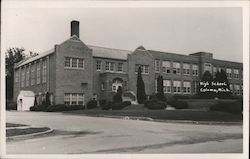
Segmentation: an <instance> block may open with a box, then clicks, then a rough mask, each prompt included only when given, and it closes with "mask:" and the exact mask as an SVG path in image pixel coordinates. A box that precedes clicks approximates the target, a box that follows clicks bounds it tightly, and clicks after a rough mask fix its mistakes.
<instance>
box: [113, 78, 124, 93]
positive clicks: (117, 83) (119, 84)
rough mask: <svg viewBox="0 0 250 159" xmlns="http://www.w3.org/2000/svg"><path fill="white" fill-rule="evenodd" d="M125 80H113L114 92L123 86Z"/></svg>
mask: <svg viewBox="0 0 250 159" xmlns="http://www.w3.org/2000/svg"><path fill="white" fill-rule="evenodd" d="M122 83H123V80H122V79H121V78H114V79H113V81H112V92H117V89H118V88H119V86H120V87H123V85H122Z"/></svg>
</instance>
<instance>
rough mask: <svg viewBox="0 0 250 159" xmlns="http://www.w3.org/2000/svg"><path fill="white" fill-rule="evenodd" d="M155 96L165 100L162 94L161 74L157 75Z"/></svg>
mask: <svg viewBox="0 0 250 159" xmlns="http://www.w3.org/2000/svg"><path fill="white" fill-rule="evenodd" d="M156 97H157V99H158V100H160V101H166V97H165V96H164V91H163V77H162V76H158V78H157V93H156Z"/></svg>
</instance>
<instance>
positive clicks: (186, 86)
mask: <svg viewBox="0 0 250 159" xmlns="http://www.w3.org/2000/svg"><path fill="white" fill-rule="evenodd" d="M190 92H191V82H188V81H184V82H183V93H190Z"/></svg>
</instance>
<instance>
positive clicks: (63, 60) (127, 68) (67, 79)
mask: <svg viewBox="0 0 250 159" xmlns="http://www.w3.org/2000/svg"><path fill="white" fill-rule="evenodd" d="M74 29H76V28H74ZM76 32H77V33H78V34H79V31H77V29H76ZM71 34H73V35H72V36H71V37H70V39H68V40H66V41H64V42H63V43H61V44H59V45H55V47H54V48H53V49H52V50H50V51H48V52H45V53H42V54H39V55H37V56H35V57H31V58H29V59H25V60H24V61H21V62H19V63H17V64H15V71H14V76H15V80H14V100H16V98H17V96H18V94H19V92H20V91H21V90H31V91H33V92H34V93H35V94H36V97H37V100H38V102H39V103H41V102H42V101H43V100H44V99H45V94H46V93H47V92H48V93H49V94H50V98H51V101H52V103H53V104H63V103H64V102H65V100H70V103H74V104H75V103H77V101H78V102H79V103H80V101H81V100H82V99H81V98H82V96H81V95H83V96H84V100H83V101H84V102H83V103H87V102H88V101H89V100H90V99H92V98H93V97H94V98H97V99H107V100H111V99H112V96H113V95H114V94H115V88H116V87H117V86H119V85H121V86H122V88H123V90H124V91H133V92H134V93H136V81H137V73H136V67H138V65H141V66H142V67H143V68H144V73H143V74H142V77H143V80H144V83H145V90H146V94H147V95H150V94H153V93H155V91H156V84H155V81H156V79H157V77H158V75H162V76H163V78H164V80H165V83H166V85H165V86H166V89H165V93H166V95H173V94H187V95H193V94H196V92H197V85H198V82H199V80H200V79H201V76H202V74H203V73H204V72H205V70H209V71H210V72H211V73H212V74H213V75H214V74H215V71H218V70H219V69H224V70H225V71H227V73H228V80H229V83H230V84H231V85H230V86H231V88H232V91H233V93H235V94H237V95H241V94H242V93H243V88H242V84H243V81H242V79H243V75H242V74H243V65H242V63H237V62H230V61H224V60H217V59H214V58H213V54H212V53H206V52H198V53H194V54H190V55H180V54H174V53H167V52H159V51H154V50H147V49H145V48H144V47H143V46H140V47H138V48H137V49H135V50H134V51H127V50H119V49H110V48H103V47H97V46H90V45H86V44H84V42H82V41H81V40H80V39H79V38H78V37H77V36H76V35H74V33H71ZM78 34H77V35H78ZM78 36H79V35H78ZM230 70H231V71H230ZM37 71H39V72H40V73H38V72H37ZM178 87H179V88H178ZM68 98H70V99H68ZM71 98H72V99H71ZM71 100H72V101H71ZM67 102H69V101H67Z"/></svg>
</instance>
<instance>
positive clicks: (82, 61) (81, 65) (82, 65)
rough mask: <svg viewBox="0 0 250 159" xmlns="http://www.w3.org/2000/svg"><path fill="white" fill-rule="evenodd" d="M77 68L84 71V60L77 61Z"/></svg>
mask: <svg viewBox="0 0 250 159" xmlns="http://www.w3.org/2000/svg"><path fill="white" fill-rule="evenodd" d="M78 68H82V69H84V60H83V59H78Z"/></svg>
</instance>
